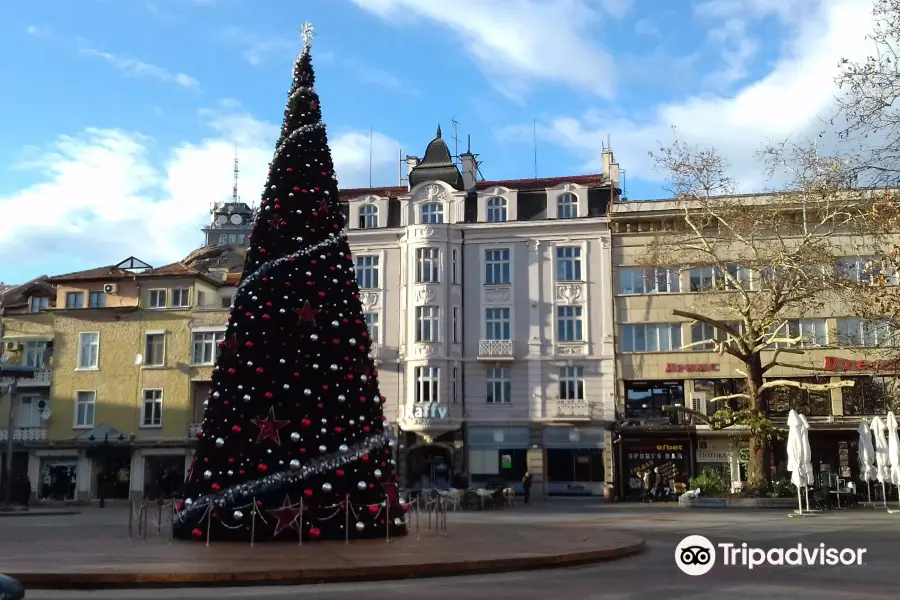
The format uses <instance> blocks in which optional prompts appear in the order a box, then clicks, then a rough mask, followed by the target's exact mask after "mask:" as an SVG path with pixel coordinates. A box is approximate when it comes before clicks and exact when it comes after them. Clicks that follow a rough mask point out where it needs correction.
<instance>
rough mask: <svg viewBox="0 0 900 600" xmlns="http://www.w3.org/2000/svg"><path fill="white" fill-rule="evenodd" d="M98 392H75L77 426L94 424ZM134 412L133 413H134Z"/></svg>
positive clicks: (86, 426) (87, 426)
mask: <svg viewBox="0 0 900 600" xmlns="http://www.w3.org/2000/svg"><path fill="white" fill-rule="evenodd" d="M96 403H97V392H75V427H84V428H89V427H93V426H94V408H95V405H96ZM132 414H133V413H132Z"/></svg>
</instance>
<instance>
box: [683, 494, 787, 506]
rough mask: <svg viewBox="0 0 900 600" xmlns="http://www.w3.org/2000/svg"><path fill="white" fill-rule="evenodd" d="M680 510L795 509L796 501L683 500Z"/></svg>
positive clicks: (767, 499)
mask: <svg viewBox="0 0 900 600" xmlns="http://www.w3.org/2000/svg"><path fill="white" fill-rule="evenodd" d="M678 506H680V507H682V508H744V509H757V508H779V509H791V508H796V506H797V501H796V500H794V499H792V498H704V497H700V498H684V497H683V496H682V497H681V498H679V499H678Z"/></svg>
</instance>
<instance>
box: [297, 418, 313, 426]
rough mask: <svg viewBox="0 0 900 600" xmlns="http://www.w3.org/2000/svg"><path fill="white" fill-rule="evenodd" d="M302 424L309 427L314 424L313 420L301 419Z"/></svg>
mask: <svg viewBox="0 0 900 600" xmlns="http://www.w3.org/2000/svg"><path fill="white" fill-rule="evenodd" d="M300 424H301V425H303V426H304V427H309V426H310V425H311V424H312V421H310V420H309V419H301V420H300Z"/></svg>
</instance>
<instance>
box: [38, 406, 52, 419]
mask: <svg viewBox="0 0 900 600" xmlns="http://www.w3.org/2000/svg"><path fill="white" fill-rule="evenodd" d="M52 416H53V411H51V410H50V409H49V408H45V409H44V410H42V411H41V421H49V420H50V417H52Z"/></svg>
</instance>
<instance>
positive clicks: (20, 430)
mask: <svg viewBox="0 0 900 600" xmlns="http://www.w3.org/2000/svg"><path fill="white" fill-rule="evenodd" d="M8 432H9V430H8V429H6V428H5V427H4V428H2V429H0V442H6V441H7V440H8V439H9V433H8ZM12 433H13V441H14V442H46V441H47V429H46V428H44V427H15V428H13V430H12Z"/></svg>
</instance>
